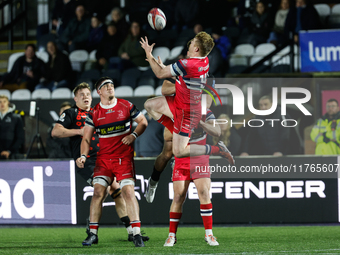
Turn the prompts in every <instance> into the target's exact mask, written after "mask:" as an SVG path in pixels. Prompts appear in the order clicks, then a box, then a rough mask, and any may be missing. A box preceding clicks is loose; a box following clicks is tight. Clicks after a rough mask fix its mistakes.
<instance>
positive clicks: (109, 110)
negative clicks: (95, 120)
mask: <svg viewBox="0 0 340 255" xmlns="http://www.w3.org/2000/svg"><path fill="white" fill-rule="evenodd" d="M113 112H115V111H114V110H112V109H108V110H107V111H106V113H105V114H109V113H113Z"/></svg>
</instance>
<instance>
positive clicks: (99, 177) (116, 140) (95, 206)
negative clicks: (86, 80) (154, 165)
mask: <svg viewBox="0 0 340 255" xmlns="http://www.w3.org/2000/svg"><path fill="white" fill-rule="evenodd" d="M96 89H97V92H98V94H99V96H100V103H99V104H97V105H96V106H95V108H94V110H93V111H92V112H90V113H89V114H88V116H87V118H86V125H85V128H84V136H83V140H82V143H81V156H80V157H79V158H78V159H77V161H76V163H77V165H78V167H80V168H83V167H84V164H86V161H87V155H88V153H89V150H90V143H91V139H92V136H93V132H94V131H96V132H97V134H98V136H99V145H100V149H99V152H98V153H97V160H96V166H95V168H94V176H93V184H94V194H93V197H92V200H91V207H90V233H89V235H88V237H87V238H86V239H85V240H84V241H83V245H91V244H95V243H98V236H97V234H98V226H99V225H98V223H99V220H100V217H101V213H102V201H103V199H104V198H105V191H106V188H107V187H108V186H109V185H110V184H111V183H112V181H113V180H114V179H115V178H116V180H117V182H119V183H120V187H121V189H122V193H123V195H124V198H125V201H126V208H127V213H128V215H129V217H130V219H131V226H132V228H133V242H134V244H135V246H136V247H143V246H144V242H143V240H142V236H141V232H140V225H141V224H140V219H139V205H138V201H137V199H136V197H135V192H134V184H135V169H134V161H133V148H132V143H133V142H134V140H135V139H136V138H137V137H138V136H139V135H141V134H142V133H143V132H144V130H145V128H146V127H147V120H146V119H145V117H144V115H143V114H141V113H140V112H139V110H138V109H137V108H136V107H135V106H134V105H133V104H132V103H130V102H129V101H126V100H124V99H117V98H116V97H115V93H114V84H113V81H112V80H111V79H110V78H109V77H103V78H101V79H99V80H98V81H97V82H96ZM131 121H136V122H137V123H138V125H137V127H136V129H135V131H134V132H132V133H131Z"/></svg>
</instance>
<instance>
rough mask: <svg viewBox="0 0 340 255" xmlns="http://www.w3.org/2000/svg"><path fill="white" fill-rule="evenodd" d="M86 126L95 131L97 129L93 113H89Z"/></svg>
mask: <svg viewBox="0 0 340 255" xmlns="http://www.w3.org/2000/svg"><path fill="white" fill-rule="evenodd" d="M85 126H89V127H91V128H93V129H95V126H94V123H93V113H91V112H89V113H88V114H87V116H86V119H85Z"/></svg>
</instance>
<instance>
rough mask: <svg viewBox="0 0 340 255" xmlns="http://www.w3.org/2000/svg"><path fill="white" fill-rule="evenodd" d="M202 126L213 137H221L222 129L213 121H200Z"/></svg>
mask: <svg viewBox="0 0 340 255" xmlns="http://www.w3.org/2000/svg"><path fill="white" fill-rule="evenodd" d="M200 126H201V127H202V128H203V129H204V131H205V132H207V133H208V134H209V135H211V136H216V137H219V136H220V135H221V128H220V126H219V125H215V126H214V122H213V121H212V120H210V121H208V122H204V121H202V120H201V121H200Z"/></svg>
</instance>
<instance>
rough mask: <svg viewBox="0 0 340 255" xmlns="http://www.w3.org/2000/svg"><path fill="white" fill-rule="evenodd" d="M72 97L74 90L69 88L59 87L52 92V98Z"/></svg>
mask: <svg viewBox="0 0 340 255" xmlns="http://www.w3.org/2000/svg"><path fill="white" fill-rule="evenodd" d="M72 97H73V96H72V91H71V90H70V89H69V88H57V89H55V90H53V91H52V94H51V98H52V99H64V98H65V99H69V98H72Z"/></svg>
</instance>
